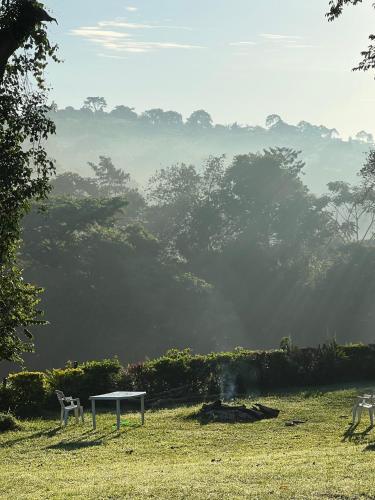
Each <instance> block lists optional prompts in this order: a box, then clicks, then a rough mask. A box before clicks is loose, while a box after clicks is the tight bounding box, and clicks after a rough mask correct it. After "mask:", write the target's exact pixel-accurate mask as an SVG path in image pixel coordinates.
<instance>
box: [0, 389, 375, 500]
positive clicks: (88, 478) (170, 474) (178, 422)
mask: <svg viewBox="0 0 375 500" xmlns="http://www.w3.org/2000/svg"><path fill="white" fill-rule="evenodd" d="M368 386H370V387H371V384H368ZM374 386H375V384H374ZM364 388H365V387H364V386H362V387H357V388H349V389H348V388H347V389H344V390H334V389H327V390H325V391H321V392H315V393H314V392H300V393H294V394H288V395H279V396H272V397H262V398H257V400H259V401H261V402H263V403H264V404H266V405H270V406H274V407H278V408H280V410H281V414H280V416H279V418H278V419H275V420H269V421H262V422H257V423H254V424H208V425H204V426H202V425H200V424H199V423H197V422H196V421H194V420H192V419H190V418H189V415H191V413H192V412H193V411H194V410H196V409H197V408H198V407H183V408H178V409H173V410H159V411H153V412H152V411H149V412H147V413H146V425H145V426H144V427H141V426H138V425H137V424H138V422H139V416H138V415H136V414H132V415H129V421H130V422H131V423H132V424H133V425H132V426H130V425H129V426H123V427H122V428H121V430H120V432H117V430H116V429H115V427H114V425H113V424H114V423H115V420H116V418H115V415H114V414H102V415H99V416H98V419H97V425H98V426H97V430H96V431H95V432H94V431H93V430H92V428H91V420H90V414H89V413H88V412H87V413H86V423H85V424H84V425H75V424H74V420H73V419H71V420H70V423H69V425H68V427H67V429H60V428H59V425H58V421H57V420H44V421H43V420H30V421H26V422H23V428H22V430H21V431H17V432H8V433H5V434H0V464H1V475H0V498H4V499H5V498H6V499H7V500H9V499H17V500H20V499H23V498H31V499H44V498H46V499H47V498H48V499H51V498H61V499H67V498H85V499H86V498H88V499H90V498H95V499H99V498H100V499H101V498H102V499H120V498H121V499H123V498H131V499H138V498H142V499H144V498H158V499H159V498H168V499H182V498H193V499H215V500H216V499H235V498H259V499H262V500H263V499H267V498H306V499H310V498H311V499H313V498H325V499H332V498H336V499H349V498H350V499H357V498H372V499H374V498H375V430H371V429H369V428H368V425H369V421H368V416H365V415H364V417H363V420H362V422H361V424H360V425H359V426H358V427H357V428H355V429H351V430H350V427H349V425H348V424H349V422H350V409H351V405H352V402H353V398H354V396H355V395H356V394H357V393H358V391H363V390H364ZM250 402H251V401H249V400H244V403H246V404H249V403H250ZM297 418H298V419H303V420H304V419H306V420H307V422H306V423H305V424H302V425H300V426H297V427H286V426H285V420H288V419H297ZM372 443H373V444H372Z"/></svg>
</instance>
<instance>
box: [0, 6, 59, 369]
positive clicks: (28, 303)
mask: <svg viewBox="0 0 375 500" xmlns="http://www.w3.org/2000/svg"><path fill="white" fill-rule="evenodd" d="M52 20H53V19H52V18H51V17H50V16H49V15H48V14H47V12H46V11H45V10H44V8H43V5H42V4H41V3H39V2H36V1H32V0H9V1H4V0H3V1H0V290H1V301H0V304H1V306H0V307H1V321H0V360H2V359H6V360H12V361H17V362H20V361H21V360H22V352H24V351H28V350H30V349H31V346H32V342H31V339H30V332H29V330H28V327H29V326H30V325H33V324H37V323H39V322H40V321H41V319H40V311H38V310H37V308H36V305H37V303H38V302H39V293H40V289H39V288H37V287H33V286H32V285H28V284H26V283H24V282H23V280H22V272H21V270H20V269H19V268H18V267H17V264H16V251H17V247H18V241H19V237H20V220H21V218H22V217H23V215H24V214H25V213H26V212H27V210H28V208H29V204H30V202H31V201H32V200H34V199H43V198H45V197H46V195H47V193H48V191H49V189H50V185H49V177H50V175H51V174H52V173H53V171H54V164H53V162H52V161H51V160H50V159H49V158H48V156H47V153H46V151H45V149H44V144H43V141H44V140H45V139H46V138H47V137H48V135H50V134H51V133H54V130H55V127H54V124H53V122H52V121H51V119H50V118H49V116H48V114H49V111H50V108H49V107H48V106H47V104H46V100H47V94H46V87H45V80H44V69H45V68H46V65H47V61H48V58H49V57H51V58H52V59H54V60H57V58H56V47H55V46H51V45H50V43H49V40H48V37H47V32H46V28H45V26H44V25H43V22H44V21H49V22H50V21H52ZM18 49H24V50H23V51H18ZM24 338H25V340H24Z"/></svg>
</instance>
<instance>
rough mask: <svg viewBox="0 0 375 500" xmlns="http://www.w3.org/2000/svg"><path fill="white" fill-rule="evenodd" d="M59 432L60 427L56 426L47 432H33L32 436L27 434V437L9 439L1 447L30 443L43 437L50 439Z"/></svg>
mask: <svg viewBox="0 0 375 500" xmlns="http://www.w3.org/2000/svg"><path fill="white" fill-rule="evenodd" d="M60 430H61V427H60V426H58V427H55V428H54V429H49V430H47V431H39V432H34V434H29V435H27V436H22V437H19V438H15V439H9V441H4V442H3V443H2V446H14V445H16V444H18V443H22V442H24V441H32V440H33V439H38V438H43V437H47V438H52V437H54V436H56V434H57V433H58V431H60Z"/></svg>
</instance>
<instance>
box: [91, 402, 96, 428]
mask: <svg viewBox="0 0 375 500" xmlns="http://www.w3.org/2000/svg"><path fill="white" fill-rule="evenodd" d="M91 411H92V428H93V429H94V430H95V429H96V413H95V399H92V400H91Z"/></svg>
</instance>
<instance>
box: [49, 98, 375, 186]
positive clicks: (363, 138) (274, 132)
mask: <svg viewBox="0 0 375 500" xmlns="http://www.w3.org/2000/svg"><path fill="white" fill-rule="evenodd" d="M105 107H106V103H105V99H104V98H88V99H87V100H86V101H85V105H84V106H83V108H81V109H80V110H77V109H74V108H73V107H67V108H65V109H62V110H58V109H57V108H55V110H54V113H53V118H54V121H55V123H56V128H57V134H56V136H53V137H51V138H50V139H49V141H48V150H49V153H50V154H51V155H52V157H54V158H55V159H56V162H57V170H58V172H59V173H61V172H63V171H74V172H77V173H80V174H81V175H86V174H87V173H88V172H89V171H90V167H89V166H88V164H87V162H88V161H96V160H97V158H98V156H100V155H108V156H110V157H111V158H112V160H113V162H114V164H115V165H116V166H117V167H119V168H121V169H123V170H125V171H127V172H129V173H130V174H131V176H132V178H133V179H134V180H135V181H136V182H137V183H139V184H140V185H143V184H145V183H146V182H147V180H148V179H149V178H150V176H151V175H153V174H154V172H155V171H156V170H159V169H160V168H165V167H168V166H170V165H172V164H175V163H180V162H184V163H187V164H194V165H196V166H197V167H199V166H200V165H201V164H202V162H203V161H204V160H206V159H207V158H208V157H209V156H211V155H222V154H225V155H226V156H227V158H228V159H231V157H233V156H234V155H237V154H243V153H249V152H256V151H261V150H263V149H264V148H268V147H275V146H279V147H289V148H293V149H296V150H301V151H302V154H301V158H302V159H303V160H304V161H305V162H306V166H305V168H304V174H305V175H304V183H305V184H306V185H307V186H308V187H309V188H310V190H311V191H312V192H315V193H317V194H321V193H324V192H325V191H326V185H327V183H328V182H331V181H335V180H342V181H345V182H349V183H356V182H357V180H358V179H357V173H358V172H359V170H360V169H361V167H362V165H363V163H364V161H365V158H366V153H367V152H368V151H369V149H370V147H371V145H373V142H374V140H373V137H372V135H371V134H369V133H366V132H365V131H361V132H359V133H358V134H357V135H356V136H355V137H354V138H349V139H348V140H343V139H342V138H340V136H339V132H338V131H337V130H336V129H329V128H327V127H325V126H323V125H319V126H318V125H314V124H311V123H309V122H306V121H301V122H299V123H298V124H297V125H290V124H288V123H286V122H285V121H284V120H283V119H282V118H281V117H280V116H278V115H270V116H268V117H267V118H266V122H265V127H260V126H251V125H239V124H237V123H234V124H231V125H221V124H214V123H213V120H212V118H211V116H210V114H209V113H207V112H206V111H204V110H198V111H195V112H194V113H192V115H191V116H190V117H189V118H187V120H186V121H184V120H183V118H182V115H181V114H180V113H178V112H175V111H163V110H162V109H151V110H147V111H144V112H143V113H142V114H137V113H136V112H135V111H134V109H133V108H130V107H127V106H123V105H121V106H117V107H116V108H115V109H113V110H112V111H111V112H106V111H105Z"/></svg>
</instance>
